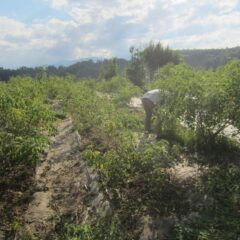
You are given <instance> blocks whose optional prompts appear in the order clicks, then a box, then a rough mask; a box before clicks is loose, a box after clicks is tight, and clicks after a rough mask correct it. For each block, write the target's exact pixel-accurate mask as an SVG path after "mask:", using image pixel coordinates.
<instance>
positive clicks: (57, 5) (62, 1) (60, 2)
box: [51, 0, 69, 9]
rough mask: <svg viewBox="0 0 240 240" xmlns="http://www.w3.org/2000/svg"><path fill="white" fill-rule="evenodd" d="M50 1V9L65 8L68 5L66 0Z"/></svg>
mask: <svg viewBox="0 0 240 240" xmlns="http://www.w3.org/2000/svg"><path fill="white" fill-rule="evenodd" d="M51 1H52V7H53V8H56V9H60V8H62V7H66V6H67V5H68V4H69V2H68V0H51Z"/></svg>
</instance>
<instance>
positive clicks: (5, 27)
mask: <svg viewBox="0 0 240 240" xmlns="http://www.w3.org/2000/svg"><path fill="white" fill-rule="evenodd" d="M39 1H45V2H48V3H49V7H51V8H54V10H53V9H51V11H50V13H51V14H55V13H56V15H55V16H54V15H53V16H51V15H50V16H47V15H45V18H42V19H35V20H33V21H29V22H27V23H26V22H25V23H24V22H21V21H19V20H16V19H13V18H10V17H4V16H2V17H1V16H0V26H1V35H0V50H1V53H2V59H1V60H0V61H1V62H4V61H5V60H4V59H8V58H9V59H10V60H9V62H11V61H16V62H17V61H18V64H19V65H21V64H24V62H28V61H29V62H30V63H31V61H30V60H28V59H29V58H30V59H31V57H32V58H34V59H36V56H38V58H37V60H36V62H39V64H42V63H44V61H46V62H45V63H46V64H48V63H49V62H51V61H52V62H54V61H55V62H57V61H60V60H64V59H70V60H71V59H74V58H81V57H95V56H98V57H101V56H102V57H111V56H114V55H115V56H121V57H124V56H127V55H128V52H129V47H130V46H131V45H135V46H139V45H143V46H144V45H145V44H146V43H148V42H149V41H151V40H154V41H159V40H160V41H161V42H162V43H164V44H165V43H166V44H167V43H168V44H169V45H170V47H173V48H211V47H215V48H216V47H227V46H228V47H231V46H236V45H240V42H239V39H240V36H239V33H240V21H239V20H240V12H239V10H237V8H236V6H238V5H237V4H239V1H238V0H228V1H227V0H212V1H209V0H201V1H199V0H191V1H190V0H148V1H145V0H131V1H130V0H39ZM49 9H50V8H49ZM62 13H64V18H63V19H66V16H67V20H60V19H59V18H60V17H61V14H62ZM24 53H26V54H24ZM11 54H12V55H11ZM14 55H16V56H18V57H17V58H16V59H15V58H14V57H11V56H14ZM25 58H26V59H25ZM27 58H28V59H27ZM47 61H48V62H47ZM1 62H0V63H1ZM33 62H34V61H33Z"/></svg>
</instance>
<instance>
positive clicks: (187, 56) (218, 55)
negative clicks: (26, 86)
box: [0, 43, 240, 81]
mask: <svg viewBox="0 0 240 240" xmlns="http://www.w3.org/2000/svg"><path fill="white" fill-rule="evenodd" d="M153 46H154V45H152V46H151V43H150V45H149V46H148V48H147V49H148V50H149V51H148V52H147V51H146V50H145V52H143V54H145V55H146V58H147V54H150V55H151V54H152V53H151V51H152V49H153V48H152V47H153ZM151 48H152V49H151ZM160 48H161V47H160ZM132 50H134V48H133V49H132ZM130 51H131V49H130ZM134 51H135V52H132V54H133V55H135V56H134V59H135V60H134V61H135V62H134V63H133V62H132V61H131V60H126V59H120V58H116V65H117V66H118V71H119V72H124V71H125V70H126V68H127V67H129V69H131V68H132V67H133V64H136V65H138V70H139V77H140V78H142V77H144V76H143V75H142V74H141V72H140V71H141V69H142V68H144V67H143V66H142V62H141V61H139V60H137V58H138V56H137V54H139V53H138V51H141V50H139V49H137V48H135V50H134ZM159 53H160V55H161V50H160V52H159ZM174 53H175V55H176V56H177V55H180V56H181V57H182V60H183V61H184V62H186V63H187V64H189V65H191V66H193V67H196V68H202V69H216V68H217V67H219V66H222V65H224V64H226V63H227V62H228V61H230V60H233V59H240V47H235V48H227V49H201V50H200V49H199V50H198V49H194V50H187V49H186V50H177V51H174ZM132 57H133V56H132ZM112 61H113V59H105V60H97V61H93V60H85V61H82V62H77V63H75V64H72V65H70V66H58V67H56V66H46V67H44V69H45V70H46V72H47V73H48V75H50V76H52V75H56V76H67V75H69V74H70V75H73V76H75V77H76V78H78V79H79V78H98V77H101V75H102V76H103V75H104V74H106V71H108V69H109V68H111V67H110V66H111V64H112ZM155 61H156V64H155V65H156V66H154V63H153V62H152V63H150V62H148V63H147V64H152V67H153V68H151V71H153V69H154V68H157V67H159V66H160V65H161V64H162V63H160V65H159V66H158V64H159V61H160V60H159V58H156V60H155ZM164 61H165V60H164V57H163V62H164ZM172 61H173V62H174V61H175V62H176V61H178V60H177V59H175V60H173V59H172ZM160 62H161V61H160ZM131 64H132V65H131ZM42 69H43V68H42V67H35V68H29V67H21V68H18V69H15V70H13V69H4V68H0V81H8V80H9V79H10V77H14V76H31V77H36V76H37V75H38V74H39V73H41V71H42Z"/></svg>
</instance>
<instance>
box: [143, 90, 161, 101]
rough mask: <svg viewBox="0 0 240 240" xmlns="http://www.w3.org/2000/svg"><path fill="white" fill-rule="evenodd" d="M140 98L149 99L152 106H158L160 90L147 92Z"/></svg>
mask: <svg viewBox="0 0 240 240" xmlns="http://www.w3.org/2000/svg"><path fill="white" fill-rule="evenodd" d="M142 98H145V99H149V100H150V101H152V102H153V103H154V104H158V103H160V101H161V98H160V90H159V89H153V90H150V91H148V92H146V93H145V94H144V95H143V97H142Z"/></svg>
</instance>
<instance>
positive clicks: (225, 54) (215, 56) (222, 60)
mask: <svg viewBox="0 0 240 240" xmlns="http://www.w3.org/2000/svg"><path fill="white" fill-rule="evenodd" d="M179 53H180V54H181V55H182V56H183V59H184V61H185V62H186V63H188V64H189V65H191V66H193V67H197V68H203V69H216V68H217V67H219V66H222V65H224V64H226V63H227V62H228V61H229V60H233V59H240V47H234V48H225V49H192V50H188V49H186V50H179Z"/></svg>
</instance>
